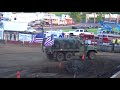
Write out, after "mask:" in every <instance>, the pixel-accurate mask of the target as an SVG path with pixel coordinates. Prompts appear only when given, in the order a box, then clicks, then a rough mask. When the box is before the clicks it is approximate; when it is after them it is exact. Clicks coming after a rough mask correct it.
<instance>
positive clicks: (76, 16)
mask: <svg viewBox="0 0 120 90" xmlns="http://www.w3.org/2000/svg"><path fill="white" fill-rule="evenodd" d="M70 17H72V18H73V20H75V21H76V22H80V20H81V16H80V12H70Z"/></svg>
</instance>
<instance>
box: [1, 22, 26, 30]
mask: <svg viewBox="0 0 120 90" xmlns="http://www.w3.org/2000/svg"><path fill="white" fill-rule="evenodd" d="M27 28H28V23H23V22H22V23H21V22H11V21H9V22H8V21H3V29H4V30H5V31H25V30H27Z"/></svg>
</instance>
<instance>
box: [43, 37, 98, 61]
mask: <svg viewBox="0 0 120 90" xmlns="http://www.w3.org/2000/svg"><path fill="white" fill-rule="evenodd" d="M44 52H45V54H46V56H47V58H48V59H50V60H57V61H64V60H71V58H72V57H73V56H78V57H79V58H82V55H83V54H84V55H85V56H86V57H88V58H89V59H91V60H94V59H95V56H96V53H97V48H96V47H95V46H94V45H88V44H85V43H84V41H83V40H82V39H81V38H80V37H79V38H78V37H77V38H55V39H54V45H53V46H50V47H44Z"/></svg>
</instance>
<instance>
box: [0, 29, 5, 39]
mask: <svg viewBox="0 0 120 90" xmlns="http://www.w3.org/2000/svg"><path fill="white" fill-rule="evenodd" d="M3 32H4V31H3V30H0V39H3Z"/></svg>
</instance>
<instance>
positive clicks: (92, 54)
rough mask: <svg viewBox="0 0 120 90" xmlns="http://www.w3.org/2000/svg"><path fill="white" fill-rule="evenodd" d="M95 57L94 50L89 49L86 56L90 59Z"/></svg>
mask: <svg viewBox="0 0 120 90" xmlns="http://www.w3.org/2000/svg"><path fill="white" fill-rule="evenodd" d="M95 57H96V54H95V52H94V51H90V52H88V58H89V59H90V60H94V59H95Z"/></svg>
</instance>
